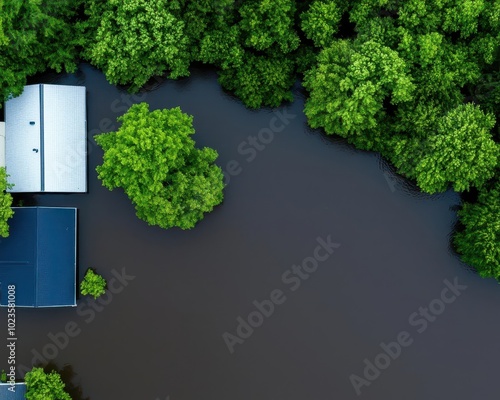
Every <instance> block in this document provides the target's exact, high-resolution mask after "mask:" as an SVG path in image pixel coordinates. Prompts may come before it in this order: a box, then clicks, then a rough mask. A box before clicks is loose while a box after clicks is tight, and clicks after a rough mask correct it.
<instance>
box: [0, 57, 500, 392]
mask: <svg viewBox="0 0 500 400" xmlns="http://www.w3.org/2000/svg"><path fill="white" fill-rule="evenodd" d="M44 80H45V81H50V82H57V83H61V84H79V85H85V86H86V87H87V92H88V128H89V131H91V132H92V133H96V132H98V131H99V130H100V129H104V130H112V129H113V127H110V123H109V121H108V120H107V119H109V120H112V121H115V119H116V117H117V116H118V115H120V114H121V113H122V112H123V111H124V110H125V109H126V108H127V107H128V105H127V103H128V102H130V101H132V102H137V101H141V100H144V101H147V102H148V103H149V104H150V105H151V109H157V108H164V107H175V106H180V107H181V108H182V110H183V111H184V112H186V113H189V114H191V115H194V125H195V128H196V131H197V133H196V135H195V140H196V141H197V143H198V145H199V146H211V147H213V148H215V149H217V151H218V152H219V154H220V158H219V160H218V163H219V164H220V165H221V166H222V167H223V168H224V169H226V165H227V163H228V162H230V161H231V160H236V161H237V162H238V163H239V166H240V168H241V171H240V174H239V175H236V176H233V177H232V178H231V180H230V182H229V185H228V186H227V189H226V191H225V201H224V203H223V204H222V205H221V206H219V207H217V208H216V210H215V211H214V212H213V213H212V214H210V215H208V216H207V217H206V218H205V220H204V221H202V222H201V223H200V224H199V225H198V226H197V227H196V228H195V229H194V230H191V231H181V230H177V229H172V230H168V231H166V230H161V229H159V228H155V227H149V226H147V225H146V224H145V223H143V222H142V221H140V220H138V219H137V218H136V217H135V214H134V210H133V208H132V206H131V205H130V203H129V201H128V199H127V198H126V196H125V195H124V194H123V192H122V191H120V190H116V191H113V192H109V191H108V190H107V189H104V188H102V187H101V185H100V183H99V182H98V180H97V178H96V173H95V167H96V165H97V164H99V163H100V162H101V157H102V152H101V151H100V149H98V148H96V147H95V146H94V145H93V144H92V142H91V143H90V144H89V152H90V154H89V193H88V194H86V195H36V196H33V197H32V198H31V199H27V200H26V201H25V204H30V203H34V204H38V205H47V206H76V207H78V209H79V266H80V276H82V275H83V273H84V271H85V269H86V268H87V267H94V268H96V269H97V270H98V271H99V272H101V273H102V274H103V275H104V276H105V277H106V278H108V279H111V278H112V277H113V276H114V275H113V272H112V271H113V270H115V271H122V269H125V271H126V273H127V274H128V275H133V276H135V279H133V280H131V281H130V282H129V283H128V285H127V286H126V287H125V288H124V289H123V290H122V291H121V292H120V293H116V294H114V295H113V297H112V299H111V301H110V302H109V304H107V305H105V306H101V305H99V304H98V305H97V306H96V308H97V309H98V310H99V311H93V312H91V311H89V310H90V306H89V305H87V304H86V301H87V300H86V299H80V300H79V304H80V307H82V308H81V309H80V312H78V311H77V310H76V309H43V310H42V309H40V310H24V309H23V310H18V322H17V329H18V335H19V337H20V339H19V342H18V353H17V362H18V364H24V365H27V364H30V362H31V360H32V358H33V352H43V351H44V349H45V352H46V353H48V354H49V355H50V353H51V351H50V350H51V348H50V346H49V347H47V344H49V343H52V340H51V339H50V338H49V336H48V335H49V334H57V333H58V332H61V331H63V330H64V327H65V325H66V324H67V323H68V322H69V321H73V322H75V323H76V324H77V325H78V327H79V329H80V331H81V332H80V334H79V335H77V336H76V337H74V338H71V339H70V340H69V344H67V346H66V347H65V348H64V349H62V350H59V351H58V352H57V353H58V354H57V357H56V358H55V359H54V360H53V361H54V362H56V363H57V365H58V366H59V367H62V366H64V365H65V364H70V365H71V366H72V368H73V370H74V373H75V374H76V375H75V377H74V383H75V384H76V385H81V387H82V389H83V395H84V397H88V398H90V399H92V400H103V399H106V400H108V399H117V400H118V399H130V400H137V399H141V400H157V399H160V400H164V399H167V397H168V396H169V397H168V398H169V399H170V400H198V399H212V400H222V399H224V400H235V399H238V400H255V399H262V400H264V399H265V400H271V399H272V400H299V399H300V400H303V399H311V400H313V399H314V400H327V399H328V400H332V399H341V400H346V399H357V398H359V397H358V396H357V395H356V393H355V390H354V388H353V386H352V385H351V382H350V379H349V377H350V376H351V374H356V375H358V376H360V377H363V369H364V366H365V363H364V359H365V358H367V359H368V360H370V361H372V362H373V361H374V359H375V358H376V357H377V355H378V354H379V353H381V352H382V350H381V347H380V343H381V342H384V343H388V342H391V341H394V340H396V339H397V336H398V335H399V334H400V333H401V332H403V331H407V332H408V334H409V335H410V336H411V339H412V340H413V342H412V344H411V345H410V346H408V347H405V348H403V349H402V351H401V354H400V356H399V357H397V358H396V359H395V360H392V361H390V365H389V366H388V367H387V368H386V369H385V370H383V371H382V372H381V373H380V376H379V377H378V378H377V379H374V380H373V383H371V384H370V386H369V387H367V386H363V387H362V388H361V390H362V392H361V396H360V397H361V398H364V399H377V400H387V399H398V400H399V399H405V400H432V399H440V400H441V399H463V400H470V399H487V400H489V399H492V400H493V399H498V388H497V382H498V371H499V356H500V340H499V339H500V335H499V332H500V287H499V286H498V284H497V283H496V282H494V281H493V280H483V279H480V278H479V277H478V276H476V275H475V274H473V273H471V272H470V271H469V270H468V269H467V267H466V266H464V265H463V264H462V263H460V261H459V260H458V258H457V256H456V255H455V254H453V252H452V251H451V250H450V244H449V242H450V234H451V231H452V229H453V226H454V224H455V222H456V214H455V210H456V207H457V205H458V204H459V202H460V199H459V196H458V195H456V194H455V193H453V192H447V193H445V194H443V195H440V196H432V197H431V196H424V195H421V194H419V193H418V192H417V191H415V190H414V188H412V186H411V185H409V184H407V183H405V181H404V180H402V179H400V178H398V177H396V176H394V174H393V173H392V171H391V169H390V168H389V167H387V166H386V165H385V164H384V163H383V162H381V160H380V158H379V157H378V155H376V154H373V153H367V152H359V151H355V150H353V149H352V148H351V147H350V146H347V145H345V144H344V143H343V142H341V141H335V140H330V139H326V138H324V136H323V135H322V134H321V132H319V131H312V130H309V129H308V128H307V126H306V119H305V117H304V115H303V114H302V108H303V100H302V98H301V96H300V92H299V90H298V89H297V100H296V101H295V102H294V103H293V104H291V105H288V106H285V107H282V108H280V109H279V110H270V109H265V110H260V111H249V110H247V109H245V108H244V107H243V106H242V105H241V104H240V103H239V102H238V101H235V100H234V99H233V98H231V97H230V96H228V95H227V94H225V93H223V92H222V90H221V89H220V87H219V85H218V84H217V81H216V74H215V73H214V72H212V71H204V70H196V71H193V74H192V77H191V78H190V79H188V80H183V81H180V82H173V81H166V82H163V83H160V84H158V85H155V86H156V87H154V88H151V90H150V91H149V92H147V94H144V95H143V96H142V97H135V98H131V97H130V96H129V95H127V93H126V92H125V91H121V90H119V89H117V88H115V87H113V86H110V85H109V84H108V83H107V82H106V80H105V79H104V77H103V75H102V74H101V73H100V72H98V71H96V70H94V69H93V68H91V67H89V66H88V65H82V67H81V70H80V71H79V72H78V73H77V74H76V75H67V76H61V77H57V78H56V77H50V76H48V77H45V78H44ZM274 111H280V112H281V113H282V114H281V115H282V117H283V115H286V113H288V115H290V114H291V115H295V116H296V117H295V118H293V119H290V120H289V121H290V122H289V124H288V125H287V126H286V128H285V129H283V130H282V131H281V132H276V133H275V135H274V140H272V141H271V142H270V143H268V144H266V145H265V146H266V148H265V149H263V150H262V151H258V152H256V155H255V158H254V159H253V160H252V161H251V162H249V161H247V160H248V159H249V158H250V154H249V153H245V152H249V151H248V150H247V148H248V147H247V146H249V145H241V143H243V142H244V141H248V139H247V138H248V137H249V136H255V135H257V134H258V132H259V131H260V130H261V129H263V128H269V127H270V123H271V121H275V122H276V120H272V118H273V117H274V116H275V114H274ZM284 113H285V114H284ZM277 125H280V124H279V123H278V124H277ZM273 126H275V127H276V124H275V125H273ZM267 133H268V136H264V137H265V140H266V141H269V132H267ZM240 145H241V146H243V147H241V148H240V150H241V151H240V152H239V151H238V148H239V146H240ZM260 145H262V143H259V146H260ZM241 153H243V154H241ZM233 168H234V167H233ZM236 169H237V168H236ZM328 235H330V236H331V240H332V241H334V242H337V243H340V247H339V248H338V249H336V250H335V252H334V253H333V254H332V255H331V256H330V257H329V258H328V259H327V260H326V261H323V262H320V263H319V267H318V269H317V270H316V271H315V272H314V273H311V274H310V275H309V278H308V279H302V280H301V286H300V288H298V289H297V290H295V291H293V292H292V291H291V287H292V285H291V284H285V283H283V282H282V274H284V273H285V272H286V271H287V270H289V269H290V268H291V267H292V265H293V264H295V263H301V262H302V260H303V259H304V258H305V257H308V256H313V253H314V249H315V247H316V245H317V243H316V238H318V237H322V238H325V239H326V238H327V236H328ZM445 279H448V280H449V281H450V282H453V280H454V279H457V280H458V283H459V284H461V285H465V286H467V289H465V290H463V291H462V293H461V295H460V296H459V297H457V298H456V300H455V301H454V302H451V304H447V305H445V309H444V310H442V309H440V308H439V307H440V304H441V305H442V304H444V303H440V302H439V301H437V302H436V301H435V302H434V303H433V306H434V309H435V310H437V311H436V312H439V313H440V314H439V315H438V316H437V317H434V316H432V315H430V317H432V318H431V319H434V320H433V321H432V322H429V323H428V326H427V327H426V329H425V330H423V332H421V333H418V329H421V328H423V325H422V324H421V323H419V324H418V325H417V324H415V322H416V320H415V318H414V319H413V322H414V324H413V325H412V324H411V323H410V322H409V318H412V313H414V312H416V311H418V310H419V307H428V306H429V304H430V303H431V302H433V300H435V299H437V298H439V297H440V295H441V291H442V290H443V289H444V288H445V284H444V283H443V280H445ZM275 289H279V290H282V291H283V293H284V295H285V296H286V301H285V302H284V303H283V304H281V305H277V306H276V307H275V311H274V314H273V315H272V316H270V317H269V318H266V319H265V321H264V323H263V324H262V326H260V327H258V328H256V329H255V330H254V332H253V334H252V335H251V336H250V337H249V338H247V339H245V340H244V343H242V344H241V343H239V344H236V345H235V348H234V350H235V351H234V354H230V352H229V351H228V348H227V346H226V344H225V342H224V340H223V337H222V335H223V333H224V332H229V333H231V334H236V328H237V324H238V323H237V320H236V319H237V318H238V317H239V316H241V317H243V318H246V317H247V316H248V315H249V313H251V312H252V311H254V310H255V306H254V305H253V304H252V303H253V301H254V300H258V301H262V300H264V299H268V298H269V296H270V292H272V291H273V290H275ZM448 295H449V293H448ZM108 300H109V298H108ZM436 307H437V308H436ZM254 315H255V314H254ZM413 317H415V316H413ZM419 318H420V317H419ZM0 321H2V322H1V323H0V326H1V327H2V328H1V329H2V331H3V332H1V333H0V337H2V336H4V335H6V330H7V329H6V312H5V310H4V309H2V310H1V311H0ZM4 329H5V330H4ZM0 349H1V350H0V367H2V366H4V368H5V367H6V366H7V363H6V358H7V355H6V351H5V347H4V346H3V345H2V346H1V347H0ZM52 350H53V348H52ZM378 361H379V362H381V363H382V364H381V365H384V364H383V363H384V361H387V360H386V359H384V357H379V359H378ZM385 366H386V365H385ZM372 378H373V376H372V377H371V378H370V379H372ZM367 382H368V381H367Z"/></svg>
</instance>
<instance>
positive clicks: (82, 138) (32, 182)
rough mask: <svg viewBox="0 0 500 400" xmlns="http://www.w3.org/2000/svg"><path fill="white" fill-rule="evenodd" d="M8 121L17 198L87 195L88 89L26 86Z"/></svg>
mask: <svg viewBox="0 0 500 400" xmlns="http://www.w3.org/2000/svg"><path fill="white" fill-rule="evenodd" d="M5 117H6V121H5V122H6V127H5V130H6V165H7V172H8V173H9V174H10V179H9V181H10V182H12V183H13V184H14V188H13V189H12V190H11V191H12V192H69V193H75V192H86V191H87V151H86V144H87V126H86V125H87V123H86V106H85V87H83V86H64V85H31V86H26V87H25V89H24V92H23V94H22V95H21V96H19V97H17V98H14V99H11V100H9V101H7V102H6V106H5ZM31 121H33V122H35V125H30V122H31Z"/></svg>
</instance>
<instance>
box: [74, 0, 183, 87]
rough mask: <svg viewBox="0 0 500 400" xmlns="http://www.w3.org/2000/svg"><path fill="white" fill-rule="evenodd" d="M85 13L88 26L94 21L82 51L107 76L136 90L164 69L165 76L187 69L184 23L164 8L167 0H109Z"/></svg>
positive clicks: (177, 74)
mask: <svg viewBox="0 0 500 400" xmlns="http://www.w3.org/2000/svg"><path fill="white" fill-rule="evenodd" d="M94 12H95V13H96V14H94ZM88 13H90V20H89V23H88V25H87V26H88V27H95V26H98V27H97V30H96V36H95V40H94V41H92V42H91V43H89V48H88V49H87V50H86V51H85V52H84V55H85V56H86V57H87V58H88V59H89V60H90V61H91V62H92V63H93V64H94V65H96V66H97V67H99V68H101V69H102V70H103V71H104V73H105V74H106V78H107V79H108V81H109V82H111V83H113V84H122V85H130V90H132V91H136V90H138V89H139V88H140V87H141V86H142V85H144V84H145V83H146V82H147V81H148V80H149V79H150V78H151V77H153V76H155V75H162V74H163V73H165V72H166V71H169V75H168V76H169V77H170V78H178V77H181V76H188V75H189V71H188V67H189V62H190V59H189V54H188V48H187V44H188V40H187V38H186V36H185V34H184V26H185V24H184V22H183V21H182V20H179V19H178V18H176V17H175V16H174V15H173V14H172V13H171V12H169V10H168V1H167V0H160V1H149V0H125V1H123V0H110V1H109V2H107V3H106V6H105V7H104V8H103V9H100V8H99V7H94V8H89V9H88ZM97 21H98V22H97ZM89 29H90V28H89Z"/></svg>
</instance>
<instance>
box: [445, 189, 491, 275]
mask: <svg viewBox="0 0 500 400" xmlns="http://www.w3.org/2000/svg"><path fill="white" fill-rule="evenodd" d="M458 215H459V216H460V223H461V224H462V225H463V227H464V229H463V230H462V231H459V232H457V233H456V235H455V238H454V243H455V246H456V248H457V251H458V252H459V253H460V254H461V257H462V260H463V261H464V262H466V263H468V264H470V265H472V266H473V267H475V268H476V269H477V271H478V273H479V274H480V275H481V276H482V277H493V278H496V279H498V280H500V182H497V183H496V185H495V186H494V187H493V188H491V189H490V190H486V189H483V190H481V191H480V193H479V198H478V201H477V202H476V203H473V204H472V203H465V204H464V205H463V208H462V209H461V210H460V211H459V213H458Z"/></svg>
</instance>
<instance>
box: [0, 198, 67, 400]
mask: <svg viewBox="0 0 500 400" xmlns="http://www.w3.org/2000/svg"><path fill="white" fill-rule="evenodd" d="M13 209H14V217H13V218H12V219H11V220H10V223H9V224H10V236H9V237H7V238H1V239H0V305H1V306H6V305H7V303H8V301H7V292H8V290H7V287H8V286H9V285H15V304H16V307H35V308H36V307H66V306H76V288H77V285H76V279H77V276H76V257H77V254H76V249H77V213H76V208H61V207H14V208H13ZM2 399H3V398H2Z"/></svg>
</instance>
